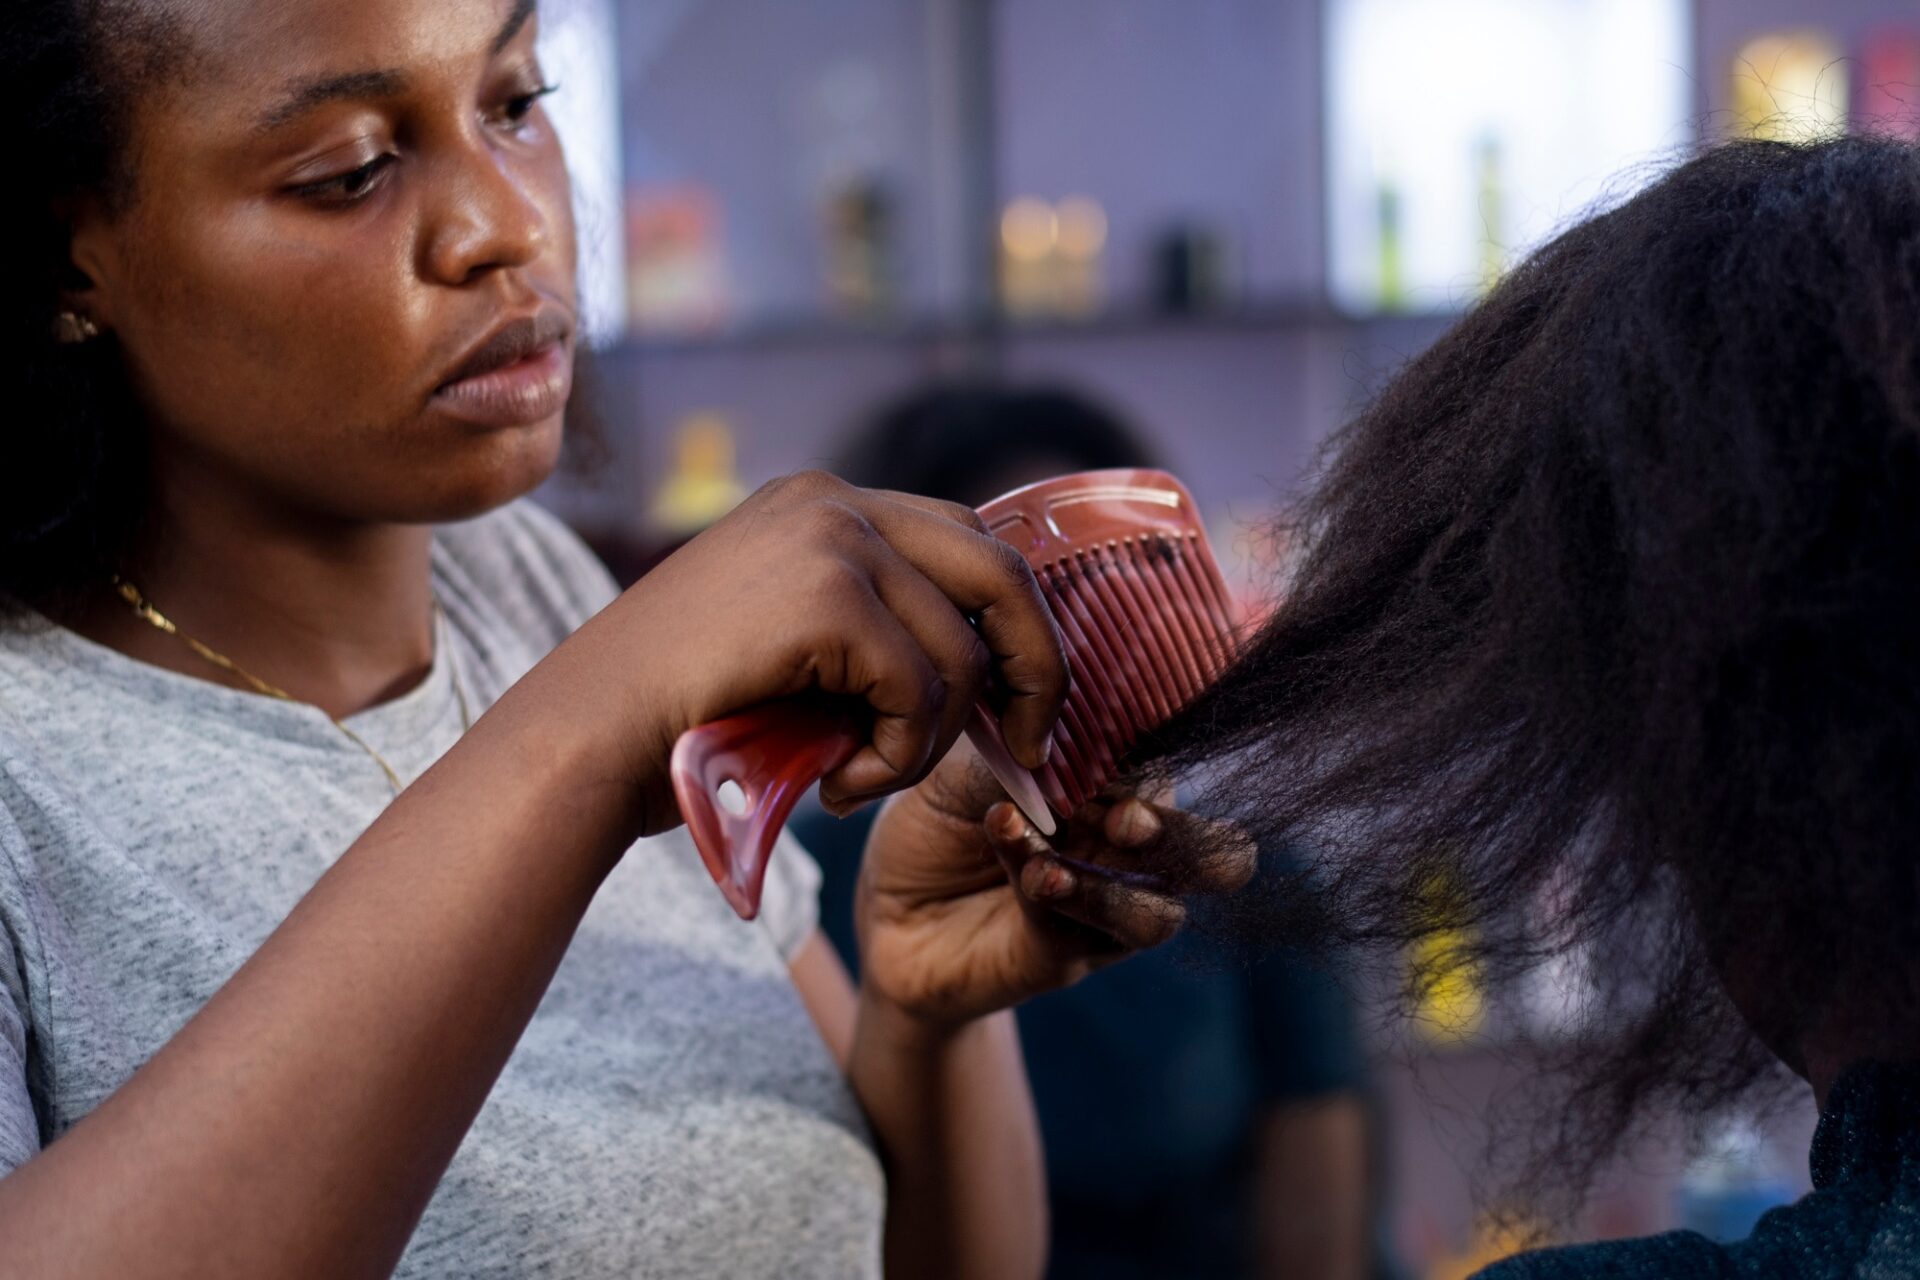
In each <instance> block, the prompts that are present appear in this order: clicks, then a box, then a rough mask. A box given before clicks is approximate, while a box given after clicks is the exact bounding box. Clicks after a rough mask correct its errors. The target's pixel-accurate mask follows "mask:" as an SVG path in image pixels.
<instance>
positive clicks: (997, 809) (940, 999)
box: [855, 741, 1254, 1025]
mask: <svg viewBox="0 0 1920 1280" xmlns="http://www.w3.org/2000/svg"><path fill="white" fill-rule="evenodd" d="M1196 825H1210V826H1216V827H1217V826H1219V824H1211V823H1207V821H1206V820H1205V819H1202V818H1198V817H1195V816H1193V815H1191V814H1188V813H1184V812H1181V811H1180V810H1177V809H1173V808H1168V807H1165V806H1161V805H1157V804H1153V803H1151V802H1149V801H1147V800H1145V799H1143V798H1141V797H1139V796H1134V795H1126V794H1122V793H1118V792H1115V793H1112V794H1109V795H1107V796H1104V797H1102V798H1101V799H1100V800H1099V801H1096V802H1094V803H1091V804H1089V805H1088V806H1087V807H1086V808H1085V809H1083V810H1082V811H1081V812H1080V813H1079V814H1076V815H1075V816H1074V818H1073V819H1072V820H1071V821H1068V822H1066V823H1064V824H1062V826H1061V830H1060V834H1059V835H1058V836H1056V837H1055V840H1056V842H1057V845H1058V848H1057V850H1056V847H1055V845H1051V844H1049V843H1048V841H1047V840H1046V839H1045V838H1043V837H1042V836H1041V835H1040V834H1039V833H1038V832H1036V831H1035V830H1034V829H1033V827H1032V825H1031V824H1030V823H1028V822H1027V820H1026V818H1025V817H1024V816H1023V815H1022V814H1021V813H1020V811H1019V809H1017V808H1015V807H1014V805H1013V804H1012V803H1011V802H1009V801H1008V800H1007V799H1006V797H1005V793H1004V792H1002V791H1001V790H1000V788H999V785H998V784H997V783H995V782H994V780H993V777H992V775H991V774H989V773H988V772H987V770H986V768H985V766H984V765H982V764H981V763H980V762H979V759H978V757H977V756H975V755H974V753H973V751H972V749H971V747H970V746H968V745H967V744H966V743H965V742H964V741H963V742H962V743H961V744H960V745H959V746H957V747H956V748H955V749H954V751H953V752H952V754H951V755H949V756H948V758H947V759H946V760H945V761H944V762H943V763H942V764H941V765H940V767H939V768H938V769H936V770H935V771H934V772H933V774H932V775H931V776H929V777H928V778H927V779H926V780H925V781H924V782H922V783H921V784H920V785H919V786H917V787H914V788H913V789H912V790H910V791H906V792H904V793H902V794H900V795H897V796H895V797H894V798H893V799H891V800H890V801H888V802H887V805H886V808H885V809H883V810H882V811H881V813H880V816H879V817H878V819H876V821H875V823H874V828H873V833H872V835H871V836H870V837H869V839H868V841H867V853H866V859H865V861H864V863H863V864H862V868H861V873H860V887H859V890H858V896H857V898H856V907H855V910H856V922H857V928H858V931H859V938H860V954H861V974H862V996H863V998H866V999H872V998H874V997H876V996H878V997H881V998H883V999H885V1000H886V1001H887V1002H888V1003H890V1004H892V1005H894V1006H896V1007H897V1008H899V1009H900V1010H901V1011H902V1012H904V1013H907V1014H909V1015H912V1016H913V1017H915V1018H917V1019H920V1020H922V1021H926V1022H931V1023H934V1024H946V1025H958V1024H960V1023H963V1022H967V1021H970V1020H972V1019H975V1018H979V1017H983V1016H985V1015H986V1014H989V1013H992V1012H994V1011H996V1010H999V1009H1004V1008H1008V1007H1010V1006H1012V1005H1015V1004H1018V1003H1020V1002H1021V1001H1023V1000H1026V999H1028V998H1029V997H1031V996H1036V995H1039V994H1041V993H1043V992H1046V991H1051V990H1054V989H1056V988H1059V987H1065V986H1069V985H1071V984H1072V983H1074V982H1077V981H1079V979H1080V978H1082V977H1084V976H1085V975H1086V974H1088V973H1090V972H1091V971H1093V970H1094V969H1097V968H1100V967H1101V966H1103V965H1107V964H1111V963H1113V962H1114V961H1116V960H1120V959H1123V958H1125V957H1126V956H1128V955H1131V954H1133V953H1134V952H1136V951H1141V950H1145V949H1147V948H1149V947H1154V946H1158V945H1159V944H1160V943H1163V942H1165V941H1166V940H1167V939H1169V938H1171V937H1172V936H1173V935H1174V934H1175V933H1176V932H1178V931H1179V929H1180V926H1181V925H1182V924H1183V923H1184V922H1185V919H1186V908H1185V906H1184V905H1183V903H1182V899H1183V898H1184V897H1186V896H1189V895H1193V894H1227V893H1232V892H1234V891H1236V890H1238V889H1239V888H1241V887H1242V886H1243V885H1245V884H1246V883H1247V881H1248V880H1249V879H1250V878H1251V877H1252V875H1253V870H1254V850H1253V848H1252V846H1251V845H1250V844H1249V843H1247V842H1246V841H1245V840H1244V839H1238V838H1236V837H1235V836H1234V835H1233V833H1231V832H1230V831H1227V830H1225V829H1224V828H1223V829H1220V830H1217V831H1215V832H1212V833H1209V834H1210V835H1211V836H1212V838H1210V839H1206V840H1196V839H1194V838H1193V837H1194V836H1195V835H1197V834H1199V833H1197V832H1195V831H1194V830H1192V828H1193V827H1195V826H1196ZM1172 844H1177V845H1179V846H1180V847H1182V848H1198V849H1203V850H1206V851H1207V852H1206V854H1205V856H1203V857H1201V858H1199V859H1197V860H1195V861H1193V862H1192V863H1190V864H1186V865H1175V866H1169V865H1167V864H1168V863H1169V862H1170V861H1171V859H1170V858H1168V857H1167V856H1166V853H1165V849H1166V848H1167V847H1168V846H1169V845H1172Z"/></svg>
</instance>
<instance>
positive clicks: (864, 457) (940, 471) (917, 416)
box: [836, 382, 1156, 507]
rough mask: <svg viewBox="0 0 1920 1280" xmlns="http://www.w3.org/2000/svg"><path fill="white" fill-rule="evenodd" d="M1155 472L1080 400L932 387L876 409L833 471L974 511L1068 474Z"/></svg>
mask: <svg viewBox="0 0 1920 1280" xmlns="http://www.w3.org/2000/svg"><path fill="white" fill-rule="evenodd" d="M1154 465H1156V464H1155V463H1154V461H1153V458H1152V455H1151V454H1150V453H1149V451H1148V450H1147V447H1146V446H1145V445H1144V444H1142V443H1141V442H1140V439H1139V437H1138V436H1136V435H1135V434H1134V432H1133V430H1132V429H1131V428H1129V427H1128V426H1127V424H1126V423H1125V422H1123V421H1122V420H1121V419H1120V418H1119V416H1118V415H1117V414H1115V413H1114V412H1113V411H1112V410H1110V409H1108V408H1106V407H1105V406H1103V405H1101V404H1099V403H1097V402H1096V401H1094V400H1092V399H1090V398H1089V397H1087V396H1085V395H1082V394H1080V393H1079V392H1075V391H1070V390H1067V389H1066V388H1064V387H1053V386H1026V387H1004V386H998V385H995V384H992V383H985V382H937V383H932V384H929V385H927V386H923V387H920V388H917V389H915V390H914V391H911V392H909V393H907V394H906V395H905V396H902V397H901V398H899V399H897V400H894V401H892V402H890V403H889V404H887V405H885V406H883V407H882V408H881V409H880V410H879V412H878V413H876V414H875V415H874V417H873V419H872V421H870V422H868V423H867V424H865V425H864V426H863V427H862V428H861V429H860V430H859V431H858V432H857V433H855V435H854V436H853V438H852V439H851V440H849V442H848V443H847V446H846V447H845V448H844V449H843V450H842V451H841V457H840V459H839V463H838V466H837V467H836V470H838V471H839V473H840V474H841V475H842V476H844V477H845V478H846V479H848V480H850V481H852V482H853V483H854V484H857V485H862V486H864V487H866V488H870V489H898V490H902V491H904V492H907V493H918V494H923V495H925V496H927V497H929V498H941V499H944V500H946V501H948V502H960V503H965V504H966V505H967V506H970V507H977V506H979V505H981V504H982V503H984V502H987V501H990V500H991V499H993V498H997V497H999V496H1000V495H1001V494H1003V493H1006V492H1008V491H1010V490H1013V489H1017V488H1019V487H1020V486H1021V485H1025V484H1031V483H1033V482H1035V481H1038V480H1045V479H1048V478H1050V477H1052V476H1057V475H1064V474H1066V473H1068V472H1072V471H1097V470H1102V469H1104V468H1108V467H1148V466H1154Z"/></svg>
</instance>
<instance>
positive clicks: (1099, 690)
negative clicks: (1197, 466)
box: [672, 471, 1240, 919]
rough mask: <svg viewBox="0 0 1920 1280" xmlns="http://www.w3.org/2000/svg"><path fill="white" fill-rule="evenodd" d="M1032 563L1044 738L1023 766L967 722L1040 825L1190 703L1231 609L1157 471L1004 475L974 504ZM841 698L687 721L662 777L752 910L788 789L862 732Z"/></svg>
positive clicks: (1230, 636) (1070, 809)
mask: <svg viewBox="0 0 1920 1280" xmlns="http://www.w3.org/2000/svg"><path fill="white" fill-rule="evenodd" d="M980 515H981V517H982V518H983V519H985V520H986V522H987V527H988V528H990V529H992V530H993V532H994V533H995V534H996V535H997V536H999V537H1000V538H1001V539H1003V540H1004V541H1006V542H1008V543H1010V544H1011V545H1013V546H1015V547H1017V548H1019V549H1020V551H1021V553H1022V554H1024V555H1025V556H1026V558H1027V562H1028V563H1029V564H1031V565H1032V566H1033V569H1034V573H1035V576H1036V577H1037V578H1038V579H1039V582H1040V588H1041V591H1042V593H1043V594H1044V595H1045V597H1046V601H1047V605H1048V607H1049V608H1051V609H1052V610H1053V616H1054V621H1055V623H1056V625H1058V627H1059V628H1060V636H1061V640H1062V641H1063V642H1064V644H1065V647H1066V652H1067V669H1068V673H1069V676H1070V684H1069V688H1068V692H1067V701H1066V706H1065V707H1064V708H1063V709H1062V711H1061V714H1060V720H1059V722H1058V724H1057V725H1056V726H1055V728H1054V731H1053V750H1052V752H1051V755H1050V758H1049V760H1048V763H1047V764H1046V766H1045V767H1044V768H1042V769H1041V770H1040V772H1039V777H1038V786H1037V787H1036V785H1035V778H1034V777H1033V775H1031V774H1029V773H1028V772H1027V771H1026V770H1024V769H1022V768H1020V766H1019V765H1017V764H1015V763H1014V761H1013V758H1012V757H1011V756H1010V755H1009V754H1008V753H1007V749H1006V746H1005V745H1004V743H1003V742H1002V741H1001V738H1000V727H999V724H998V723H997V722H996V721H995V720H994V718H993V716H992V714H991V712H989V711H988V710H986V709H985V708H976V710H975V712H974V716H973V720H972V722H971V723H970V724H969V725H968V728H967V736H968V737H969V738H971V739H972V740H973V743H974V746H975V748H976V749H977V750H978V751H979V752H980V754H981V756H982V758H983V759H984V760H985V761H986V763H987V766H988V767H989V768H990V769H992V770H993V773H994V776H995V777H996V778H998V779H999V780H1000V783H1001V785H1002V786H1004V787H1006V789H1007V793H1008V795H1010V796H1011V797H1012V798H1013V800H1014V802H1015V803H1016V804H1018V805H1019V806H1020V809H1021V810H1022V811H1023V812H1024V813H1025V814H1026V815H1027V817H1028V818H1029V819H1030V820H1032V822H1033V823H1034V825H1035V826H1036V827H1038V828H1039V829H1040V830H1041V831H1042V832H1043V833H1044V834H1047V835H1051V834H1053V832H1054V830H1055V824H1054V821H1053V817H1052V814H1050V813H1049V812H1048V808H1049V806H1051V808H1052V809H1053V810H1054V811H1056V812H1058V813H1059V814H1061V815H1062V816H1067V815H1071V814H1073V813H1075V812H1077V811H1078V810H1079V809H1080V807H1081V806H1082V805H1084V804H1085V803H1086V802H1087V801H1088V800H1089V799H1091V798H1092V797H1094V796H1096V795H1098V794H1099V792H1100V790H1101V789H1102V788H1103V787H1105V786H1106V785H1107V783H1108V782H1110V781H1112V780H1113V778H1114V776H1115V774H1116V773H1117V772H1118V769H1119V763H1120V761H1121V760H1122V759H1124V758H1125V756H1126V754H1127V751H1128V750H1129V749H1130V748H1131V747H1132V746H1133V745H1134V744H1135V743H1136V742H1138V741H1139V740H1140V738H1141V736H1142V735H1143V734H1145V733H1147V732H1149V731H1151V730H1152V729H1154V728H1155V727H1157V726H1159V725H1161V724H1164V723H1165V722H1166V721H1167V720H1168V719H1169V718H1170V717H1172V716H1173V714H1174V713H1175V712H1177V711H1179V710H1180V709H1181V708H1182V707H1184V706H1186V705H1187V704H1188V703H1189V702H1191V701H1192V700H1193V699H1194V698H1195V697H1196V696H1197V695H1198V694H1199V693H1200V692H1201V691H1202V690H1204V689H1205V688H1206V687H1207V686H1208V685H1209V684H1211V683H1212V682H1213V681H1214V679H1216V678H1217V677H1218V676H1219V674H1220V673H1221V672H1222V671H1223V670H1225V668H1226V666H1227V664H1228V663H1229V662H1230V661H1231V660H1232V658H1233V656H1234V653H1235V652H1236V650H1237V647H1238V643H1239V620H1240V619H1239V612H1238V610H1237V609H1236V608H1235V606H1234V603H1233V600H1232V598H1231V597H1230V596H1229V595H1228V594H1227V589H1226V584H1225V583H1224V582H1223V581H1222V580H1221V577H1220V569H1219V566H1218V565H1217V564H1216V563H1215V561H1214V558H1213V550H1212V548H1211V547H1210V546H1209V545H1208V544H1207V536H1206V530H1205V527H1204V526H1203V525H1202V524H1201V522H1200V517H1199V514H1198V512H1196V511H1195V509H1194V505H1193V497H1192V495H1191V494H1189V493H1188V492H1187V490H1186V488H1185V487H1184V486H1183V485H1181V483H1180V482H1179V481H1178V480H1175V479H1174V478H1173V477H1172V476H1170V475H1167V474H1165V473H1164V472H1160V471H1088V472H1083V473H1081V474H1078V475H1071V476H1062V477H1060V478H1059V479H1056V480H1047V481H1043V482H1041V483H1040V484H1036V485H1030V486H1028V487H1027V488H1025V489H1019V490H1016V491H1015V492H1013V493H1010V494H1008V495H1007V496H1006V497H1004V498H998V499H996V500H994V501H993V502H990V503H988V504H987V505H986V506H984V507H982V508H981V509H980ZM856 715H857V709H856V708H855V707H854V706H853V705H852V704H851V703H847V702H844V701H843V702H841V703H828V702H824V701H819V700H812V701H803V700H795V701H793V702H789V703H780V704H775V705H769V706H765V707H757V708H755V709H753V710H751V711H747V712H744V713H742V714H740V715H737V716H732V717H730V718H728V719H726V720H721V721H717V722H715V723H713V724H709V725H702V726H701V727H699V728H697V729H692V730H689V731H688V732H687V733H684V734H682V735H681V737H680V741H679V742H678V743H676V744H675V745H674V751H673V768H672V773H673V788H674V794H675V795H676V797H677V798H678V799H679V802H680V812H681V815H682V816H683V817H685V818H686V820H687V825H688V827H689V828H690V829H691V830H692V833H693V839H694V843H695V844H696V845H698V846H699V849H700V856H701V857H702V858H703V859H705V861H706V864H707V870H708V871H710V872H712V874H713V878H714V880H715V882H717V883H718V884H719V886H720V890H721V892H722V893H724V894H725V895H726V897H727V901H728V902H730V903H732V904H733V908H734V910H735V911H737V912H739V914H740V915H741V916H743V917H745V918H747V919H752V918H753V916H754V915H756V914H757V913H758V911H759V906H760V889H761V886H762V884H763V882H764V881H765V879H766V873H767V861H768V859H769V858H770V857H771V856H772V851H773V843H774V840H775V839H776V838H777V837H778V835H779V833H780V827H781V825H782V824H783V823H784V822H785V821H786V819H787V815H788V814H789V813H790V812H792V810H793V806H794V803H795V802H796V801H798V800H799V798H800V796H801V795H802V794H804V793H805V791H806V789H807V788H808V787H809V786H811V785H813V783H814V782H816V781H818V780H819V779H820V778H821V777H822V776H823V775H825V774H827V773H829V772H831V771H832V770H834V769H835V768H837V767H839V766H840V765H841V764H842V763H844V762H845V761H846V760H847V759H848V758H849V757H851V756H852V755H853V753H854V752H855V751H857V750H859V748H860V744H861V743H862V742H864V741H865V736H864V734H863V733H862V731H861V725H860V722H859V721H858V720H857V719H856Z"/></svg>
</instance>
